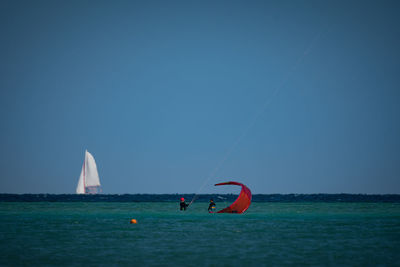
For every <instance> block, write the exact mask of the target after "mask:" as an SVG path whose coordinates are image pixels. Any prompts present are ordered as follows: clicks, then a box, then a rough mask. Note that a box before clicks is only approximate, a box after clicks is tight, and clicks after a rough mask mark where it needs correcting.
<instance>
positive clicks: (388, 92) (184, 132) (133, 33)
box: [0, 0, 400, 194]
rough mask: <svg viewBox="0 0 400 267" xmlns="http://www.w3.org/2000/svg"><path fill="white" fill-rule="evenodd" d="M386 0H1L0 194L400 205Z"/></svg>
mask: <svg viewBox="0 0 400 267" xmlns="http://www.w3.org/2000/svg"><path fill="white" fill-rule="evenodd" d="M399 12H400V2H399V1H352V0H350V1H338V0H335V1H320V0H317V1H310V0H304V1H295V0H292V1H278V0H276V1H235V0H232V1H218V0H217V1H216V0H213V1H123V0H117V1H85V0H79V1H78V0H72V1H59V0H56V1H42V0H38V1H18V0H16V1H14V0H13V1H8V0H3V1H1V2H0V126H1V128H0V193H54V194H61V193H68V194H69V193H71V194H72V193H74V192H75V189H76V186H77V182H78V179H79V175H80V172H81V168H82V163H83V160H84V153H85V150H86V149H87V150H88V151H89V152H91V153H92V154H93V156H94V158H95V159H96V163H97V166H98V171H99V175H100V181H101V183H102V190H103V193H105V194H123V193H130V194H135V193H230V192H232V193H236V192H237V191H238V189H237V188H236V187H234V186H233V187H232V186H225V187H214V186H213V185H214V184H215V183H218V182H224V181H238V182H242V183H244V184H246V185H247V186H248V187H249V188H250V189H251V190H252V192H253V193H254V194H270V193H283V194H286V193H364V194H387V193H395V194H399V193H400V153H399V151H400V138H399V137H400V120H399V117H400V116H399V115H400V105H399V103H400V49H399V47H400V17H399V16H398V14H399Z"/></svg>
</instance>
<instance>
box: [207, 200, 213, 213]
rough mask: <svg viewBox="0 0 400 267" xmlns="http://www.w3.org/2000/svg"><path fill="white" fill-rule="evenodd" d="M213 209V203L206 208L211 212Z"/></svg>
mask: <svg viewBox="0 0 400 267" xmlns="http://www.w3.org/2000/svg"><path fill="white" fill-rule="evenodd" d="M213 207H214V208H215V203H214V201H211V202H210V205H209V206H208V211H213Z"/></svg>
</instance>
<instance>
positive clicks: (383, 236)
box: [0, 194, 400, 266]
mask: <svg viewBox="0 0 400 267" xmlns="http://www.w3.org/2000/svg"><path fill="white" fill-rule="evenodd" d="M182 196H183V197H185V199H186V200H187V201H188V202H189V201H190V200H191V199H193V197H195V201H194V202H193V204H192V205H191V206H189V208H188V209H187V210H186V211H180V210H179V199H180V197H182ZM236 197H237V196H236V195H230V194H229V195H197V196H194V195H193V194H187V195H179V194H171V195H151V194H144V195H140V194H138V195H128V194H127V195H92V196H86V195H85V196H78V195H51V194H39V195H33V194H28V195H12V194H0V266H400V195H351V194H312V195H295V194H290V195H279V194H274V195H253V202H252V204H251V206H250V207H249V209H248V210H247V211H246V212H245V213H243V214H216V213H214V214H213V213H211V214H210V213H208V211H207V208H208V201H209V199H210V198H213V199H214V201H215V202H216V204H217V209H222V208H224V207H226V206H229V205H230V204H231V203H232V201H234V200H235V198H236ZM132 219H136V222H137V223H136V224H134V223H130V222H131V220H132Z"/></svg>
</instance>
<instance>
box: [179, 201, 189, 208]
mask: <svg viewBox="0 0 400 267" xmlns="http://www.w3.org/2000/svg"><path fill="white" fill-rule="evenodd" d="M188 206H189V204H186V203H185V201H181V210H186V208H187V207H188Z"/></svg>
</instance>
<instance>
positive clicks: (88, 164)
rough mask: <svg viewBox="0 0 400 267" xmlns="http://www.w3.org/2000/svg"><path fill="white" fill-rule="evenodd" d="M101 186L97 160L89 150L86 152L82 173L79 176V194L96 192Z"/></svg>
mask: <svg viewBox="0 0 400 267" xmlns="http://www.w3.org/2000/svg"><path fill="white" fill-rule="evenodd" d="M99 187H100V178H99V173H98V172H97V166H96V161H95V160H94V157H93V156H92V154H90V153H89V152H88V151H87V150H86V152H85V160H84V162H83V166H82V171H81V175H80V177H79V181H78V186H77V187H76V193H77V194H85V193H96V190H97V189H99Z"/></svg>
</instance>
